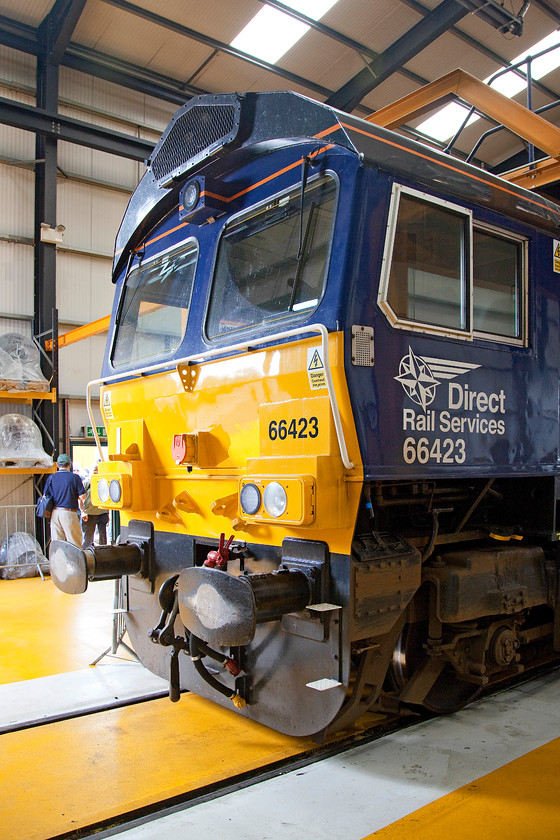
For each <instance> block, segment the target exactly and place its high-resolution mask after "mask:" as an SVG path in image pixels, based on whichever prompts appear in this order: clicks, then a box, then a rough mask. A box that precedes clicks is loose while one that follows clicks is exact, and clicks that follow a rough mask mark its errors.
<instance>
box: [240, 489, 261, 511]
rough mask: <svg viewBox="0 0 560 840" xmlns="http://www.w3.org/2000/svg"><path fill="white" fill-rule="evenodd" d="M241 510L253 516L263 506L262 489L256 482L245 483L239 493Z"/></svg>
mask: <svg viewBox="0 0 560 840" xmlns="http://www.w3.org/2000/svg"><path fill="white" fill-rule="evenodd" d="M239 501H240V503H241V510H242V511H243V513H246V514H247V515H248V516H253V515H254V514H255V513H256V512H257V511H258V509H259V508H260V506H261V491H260V490H259V488H258V487H257V485H256V484H245V485H244V486H243V487H242V489H241V493H240V495H239Z"/></svg>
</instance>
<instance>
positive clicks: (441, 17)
mask: <svg viewBox="0 0 560 840" xmlns="http://www.w3.org/2000/svg"><path fill="white" fill-rule="evenodd" d="M467 14H469V12H468V10H467V9H466V8H465V6H463V5H462V4H461V3H460V2H459V0H443V2H442V3H440V4H439V6H436V8H435V9H433V11H431V12H430V13H429V14H427V15H426V16H425V17H424V18H423V19H422V20H420V21H419V22H418V23H417V24H416V25H415V26H413V27H412V29H409V30H408V32H405V34H404V35H402V36H401V37H400V38H398V39H397V40H396V41H395V43H394V44H393V45H392V46H390V47H389V49H387V50H385V52H384V53H382V54H381V55H379V56H378V57H377V58H376V59H375V60H374V61H372V62H371V63H370V64H368V66H367V67H364V69H363V70H361V71H360V72H359V73H357V74H356V75H355V76H354V78H352V79H350V81H348V82H347V83H346V84H345V85H343V86H342V87H341V88H340V89H339V90H337V91H336V93H334V94H333V95H332V96H330V97H329V98H328V99H327V104H328V105H332V106H334V107H335V108H341V109H342V110H345V111H353V110H354V108H355V107H356V106H357V105H358V104H359V103H360V101H361V100H362V99H363V98H364V96H366V94H368V93H370V92H371V91H372V90H374V88H376V87H377V86H378V85H380V84H381V82H383V81H385V79H387V78H389V76H391V75H392V74H393V73H394V72H395V71H396V70H397V69H398V68H399V67H401V66H402V65H403V64H406V62H407V61H410V59H411V58H413V57H414V56H415V55H417V54H418V53H419V52H421V51H422V50H423V49H424V48H425V47H427V46H428V44H430V43H431V42H432V41H433V40H434V39H435V38H438V37H439V36H440V35H442V34H443V33H444V32H447V30H448V29H450V27H451V26H453V25H454V24H455V23H457V21H459V20H461V18H463V17H465V15H467Z"/></svg>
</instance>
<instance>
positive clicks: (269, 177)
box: [115, 129, 335, 256]
mask: <svg viewBox="0 0 560 840" xmlns="http://www.w3.org/2000/svg"><path fill="white" fill-rule="evenodd" d="M329 130H330V129H329ZM323 133H324V132H321V134H317V135H316V137H317V138H319V137H320V136H322V134H323ZM334 146H335V144H334V143H328V144H327V145H326V146H323V147H322V148H321V149H317V150H316V151H314V152H312V153H311V154H310V155H309V157H310V158H314V157H317V155H320V154H322V153H323V152H326V151H328V149H332V148H334ZM302 160H303V158H299V160H296V161H295V163H290V164H289V166H285V167H284V168H283V169H279V170H278V171H277V172H273V173H272V175H267V177H266V178H263V179H262V181H257V182H256V183H255V184H251V186H250V187H246V188H245V189H244V190H241V192H238V193H236V194H235V195H232V196H231V197H230V198H227V197H226V196H223V195H216V193H211V192H206V191H204V192H202V193H201V195H208V196H210V197H211V198H218V199H219V200H220V201H225V202H230V201H235V199H236V198H240V197H241V196H242V195H246V193H249V192H251V191H252V190H256V189H257V187H261V186H262V185H263V184H266V183H267V182H268V181H272V180H274V178H278V176H279V175H283V174H284V173H285V172H289V171H290V169H295V167H296V166H299V165H300V164H301V162H302ZM188 224H189V222H183V223H182V224H180V225H177V227H174V228H171V230H168V231H166V232H165V233H160V235H159V236H156V237H155V238H154V239H150V240H149V241H148V242H144V244H143V245H139V246H138V248H135V251H137V252H138V251H141V250H142V248H145V247H146V245H152V244H153V243H154V242H157V241H158V239H163V237H165V236H168V235H169V234H170V233H174V232H175V231H176V230H179V228H182V227H185V225H188ZM122 251H123V249H122V248H119V250H118V251H115V256H118V255H119V254H121V253H122Z"/></svg>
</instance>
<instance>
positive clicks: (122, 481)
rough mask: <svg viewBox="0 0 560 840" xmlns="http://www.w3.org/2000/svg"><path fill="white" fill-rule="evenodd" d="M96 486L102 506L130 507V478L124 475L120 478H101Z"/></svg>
mask: <svg viewBox="0 0 560 840" xmlns="http://www.w3.org/2000/svg"><path fill="white" fill-rule="evenodd" d="M95 486H96V488H97V496H98V498H99V502H100V504H102V505H108V506H109V507H112V506H115V507H123V506H124V507H127V506H128V505H130V476H127V475H123V476H119V477H118V478H105V477H104V476H100V477H99V478H98V479H97V483H96V485H95Z"/></svg>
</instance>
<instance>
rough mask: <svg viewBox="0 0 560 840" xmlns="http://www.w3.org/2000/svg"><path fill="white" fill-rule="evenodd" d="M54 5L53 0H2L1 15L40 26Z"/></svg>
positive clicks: (0, 1)
mask: <svg viewBox="0 0 560 840" xmlns="http://www.w3.org/2000/svg"><path fill="white" fill-rule="evenodd" d="M52 5H53V0H0V15H5V16H6V17H9V18H12V19H13V20H17V21H20V23H27V24H29V26H39V24H40V23H41V22H42V21H43V20H44V19H45V18H46V16H47V15H48V13H49V12H50V10H51V8H52Z"/></svg>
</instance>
